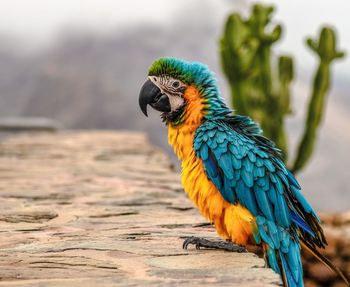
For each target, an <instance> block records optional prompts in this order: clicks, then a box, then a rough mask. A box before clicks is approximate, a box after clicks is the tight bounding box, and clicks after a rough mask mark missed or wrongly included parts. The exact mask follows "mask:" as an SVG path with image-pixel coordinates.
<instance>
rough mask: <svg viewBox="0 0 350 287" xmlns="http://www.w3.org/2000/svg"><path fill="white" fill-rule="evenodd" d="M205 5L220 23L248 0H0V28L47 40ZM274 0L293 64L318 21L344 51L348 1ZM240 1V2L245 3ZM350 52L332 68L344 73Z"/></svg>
mask: <svg viewBox="0 0 350 287" xmlns="http://www.w3.org/2000/svg"><path fill="white" fill-rule="evenodd" d="M203 2H205V3H206V5H209V7H210V5H211V7H212V9H211V13H214V14H215V15H216V17H217V18H218V21H220V22H223V21H224V19H225V16H226V15H227V13H228V12H229V11H230V10H231V8H230V6H233V5H235V6H237V3H240V6H241V7H247V3H252V2H253V1H244V0H239V1H238V0H226V1H224V0H220V1H219V0H191V1H188V0H176V1H175V0H172V1H171V0H147V1H143V0H128V1H123V0H0V7H1V9H0V33H1V34H3V35H10V36H13V37H14V38H16V39H19V40H20V41H24V42H25V43H27V44H28V45H29V47H36V46H38V47H40V46H43V45H45V44H47V43H50V41H51V40H52V39H54V38H55V36H56V35H57V33H58V32H60V31H62V30H63V29H67V27H78V28H79V27H82V28H85V29H94V30H97V31H101V32H104V31H111V29H113V30H118V29H119V30H123V29H125V28H126V27H130V26H137V25H140V24H142V23H154V24H157V25H163V26H165V28H166V25H171V19H172V18H173V15H176V11H178V10H180V9H184V8H186V5H189V3H190V4H191V5H201V4H202V3H203ZM264 2H267V3H275V4H276V6H277V13H276V17H275V18H274V19H276V20H277V21H278V20H282V19H283V23H285V27H286V28H287V29H286V31H285V32H286V33H285V37H284V39H283V41H282V42H281V44H280V46H279V48H280V49H281V50H283V51H286V52H292V53H297V54H298V62H299V65H301V66H305V67H308V66H310V65H312V64H313V63H314V62H313V58H312V57H311V56H310V53H309V51H307V50H306V49H305V47H304V45H303V42H302V40H303V39H304V38H305V36H306V35H309V34H311V35H315V34H316V32H317V30H318V27H319V26H320V24H322V23H329V24H333V25H335V26H336V27H337V30H338V32H339V38H340V46H341V47H344V48H347V49H348V50H350V32H349V31H350V20H349V16H348V12H349V11H350V1H344V0H333V1H319V0H307V1H304V0H285V1H278V0H273V1H264ZM245 3H246V4H245ZM349 58H350V57H348V58H347V60H346V61H344V62H342V63H341V64H339V65H336V67H335V69H336V70H335V72H336V73H338V72H339V73H341V74H342V75H345V76H346V75H347V74H348V71H349V70H350V60H349Z"/></svg>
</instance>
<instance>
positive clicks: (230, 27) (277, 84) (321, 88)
mask: <svg viewBox="0 0 350 287" xmlns="http://www.w3.org/2000/svg"><path fill="white" fill-rule="evenodd" d="M273 11H274V8H273V7H272V6H264V5H261V4H255V5H253V7H252V11H251V15H250V17H249V18H248V19H244V18H242V17H241V16H240V15H239V14H238V13H234V14H232V15H230V16H229V17H228V19H227V21H226V25H225V29H224V33H223V36H222V38H221V40H220V54H221V62H222V67H223V71H224V73H225V75H226V77H227V79H228V82H229V84H230V89H231V98H232V103H233V105H234V107H235V109H236V110H237V112H238V113H240V114H243V115H249V116H251V117H252V118H253V119H254V120H256V121H257V122H259V123H260V125H261V127H262V129H263V130H264V134H265V135H266V136H267V137H269V138H271V139H272V140H274V141H275V142H276V144H277V146H278V147H279V148H280V149H281V150H282V152H283V156H284V159H285V160H286V161H287V156H288V147H287V136H286V132H285V123H284V121H285V117H286V116H287V115H289V114H291V104H290V102H291V95H290V85H291V83H292V81H293V78H294V68H293V59H292V57H290V56H280V57H279V58H278V67H277V71H276V72H274V71H273V69H272V68H273V66H272V63H271V62H272V59H271V58H272V57H271V47H272V45H273V44H274V43H276V42H277V41H278V40H279V39H280V38H281V35H282V26H281V25H275V26H274V27H271V23H270V22H271V17H272V14H273ZM267 27H268V28H269V29H267ZM307 44H308V46H309V47H310V48H311V49H312V50H313V51H315V52H316V53H317V55H318V56H319V58H320V65H319V68H318V70H317V73H316V75H315V80H314V86H313V92H312V96H311V100H310V103H309V112H308V116H307V120H306V124H305V130H304V135H303V137H302V140H301V141H300V145H299V149H298V154H297V156H296V159H295V162H294V165H293V166H291V167H290V168H291V169H292V170H293V171H294V172H297V171H299V170H300V169H302V168H303V167H304V166H305V164H306V163H307V161H308V160H309V159H310V157H311V155H312V152H313V149H314V146H315V140H316V135H317V130H318V128H319V125H320V122H321V119H322V115H323V111H324V102H325V98H326V95H327V91H328V89H329V82H330V64H331V63H332V61H333V60H335V59H337V58H341V57H343V55H344V53H342V52H339V51H337V49H336V37H335V32H334V31H333V30H332V29H331V28H327V27H325V28H323V29H322V31H321V35H320V39H319V41H313V40H312V39H308V40H307Z"/></svg>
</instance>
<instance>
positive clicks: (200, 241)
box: [182, 236, 247, 253]
mask: <svg viewBox="0 0 350 287" xmlns="http://www.w3.org/2000/svg"><path fill="white" fill-rule="evenodd" d="M190 244H193V245H195V247H196V249H197V250H198V249H200V248H201V247H203V248H209V249H221V250H226V251H230V252H238V253H242V252H247V249H246V248H245V247H243V246H239V245H236V244H233V243H232V242H229V241H228V242H225V241H209V240H207V239H204V238H198V237H194V236H191V237H188V238H186V240H185V241H184V242H183V245H182V248H183V249H187V247H188V245H190Z"/></svg>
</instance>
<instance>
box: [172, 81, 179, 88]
mask: <svg viewBox="0 0 350 287" xmlns="http://www.w3.org/2000/svg"><path fill="white" fill-rule="evenodd" d="M172 87H173V88H175V89H177V88H178V87H180V82H179V81H174V82H173V83H172Z"/></svg>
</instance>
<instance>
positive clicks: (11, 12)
mask: <svg viewBox="0 0 350 287" xmlns="http://www.w3.org/2000/svg"><path fill="white" fill-rule="evenodd" d="M252 3H253V2H252V1H248V0H235V1H233V0H231V1H228V0H227V1H224V0H220V1H214V0H192V1H186V0H177V1H162V0H148V1H141V0H129V1H114V0H88V1H87V0H69V1H58V0H30V1H21V0H11V1H9V0H7V1H4V0H1V1H0V7H1V9H0V117H1V119H2V121H9V120H10V121H11V120H12V119H13V118H16V119H17V118H22V117H25V118H48V119H52V120H54V122H53V124H56V123H57V125H61V126H63V127H64V128H67V129H113V130H115V129H131V130H140V131H144V132H146V133H148V134H149V137H150V139H151V141H152V142H153V143H154V144H156V145H158V146H160V147H162V148H164V149H165V150H166V151H167V152H168V153H169V155H170V156H172V151H171V150H170V148H169V147H168V146H167V136H166V128H165V127H164V124H163V123H162V122H161V121H160V119H159V115H158V114H157V113H151V115H150V117H149V118H148V119H146V118H144V116H143V115H142V113H141V112H140V110H139V107H138V93H139V89H140V87H141V85H142V84H143V82H144V81H145V78H146V75H147V69H148V66H149V65H150V63H151V62H152V61H153V60H154V59H156V58H158V57H161V56H174V57H180V58H184V59H186V60H190V61H201V62H204V63H206V64H207V65H209V67H210V68H211V69H212V70H213V71H214V72H215V73H216V74H217V77H218V80H219V84H220V88H221V90H222V93H223V96H224V97H225V98H227V100H228V103H229V102H230V100H229V96H230V95H229V93H230V90H229V85H228V83H227V81H226V79H225V77H224V75H223V73H222V69H221V66H220V54H219V45H218V43H219V39H220V37H221V35H222V32H223V28H224V24H225V21H226V19H227V17H228V15H229V14H230V13H232V12H240V13H242V15H247V14H248V12H249V10H250V7H251V5H252ZM262 3H269V4H273V5H274V6H275V8H276V12H275V15H274V17H273V19H272V22H273V24H276V23H282V24H283V28H284V33H283V35H282V39H281V41H279V42H278V43H277V44H276V45H274V48H273V54H280V53H287V54H288V53H293V55H294V56H295V57H294V60H295V63H294V70H295V80H294V82H293V85H292V86H291V89H292V92H293V97H292V103H291V105H292V107H293V116H292V117H289V118H287V131H288V134H289V137H288V140H289V146H290V150H292V152H291V153H293V150H295V149H296V147H297V139H299V138H300V135H301V133H302V127H303V124H304V118H305V113H306V109H307V105H306V102H307V100H308V97H309V94H310V87H311V84H310V83H311V82H312V77H313V74H314V71H315V69H316V68H317V67H316V66H317V61H316V60H317V59H316V57H315V55H314V54H312V53H310V51H309V50H308V49H307V48H306V46H305V37H306V36H310V35H311V36H313V37H314V36H316V35H318V34H319V29H320V26H321V25H324V24H327V25H331V26H333V27H335V29H336V31H337V35H338V41H337V45H338V46H339V47H340V48H341V49H343V50H348V51H349V50H350V33H349V29H350V22H349V20H348V15H347V12H348V11H349V10H350V2H346V1H341V0H334V1H331V2H329V1H323V2H322V1H317V0H309V1H301V0H297V1H277V0H275V1H268V2H267V1H266V2H265V1H263V2H262ZM331 70H332V76H331V77H332V85H331V89H330V93H329V96H328V98H327V107H326V110H325V115H324V119H323V122H322V126H321V128H320V132H319V136H318V141H317V145H316V148H315V153H314V155H313V157H312V159H311V162H310V163H309V164H308V165H307V167H306V168H305V169H303V171H302V172H301V173H299V174H298V179H299V181H300V182H301V184H302V186H303V190H304V193H305V194H306V196H307V198H308V199H309V200H310V201H311V202H312V204H313V205H314V206H315V208H316V209H318V210H322V211H343V210H346V209H349V207H350V185H349V183H348V180H349V176H350V170H349V162H350V152H349V147H350V127H349V123H350V113H349V108H350V96H349V90H350V81H349V79H350V75H349V71H350V57H347V58H345V59H343V60H341V61H338V62H336V63H334V65H333V66H332V68H331ZM172 159H173V161H174V163H176V161H177V160H176V159H175V158H174V157H173V156H172Z"/></svg>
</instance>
